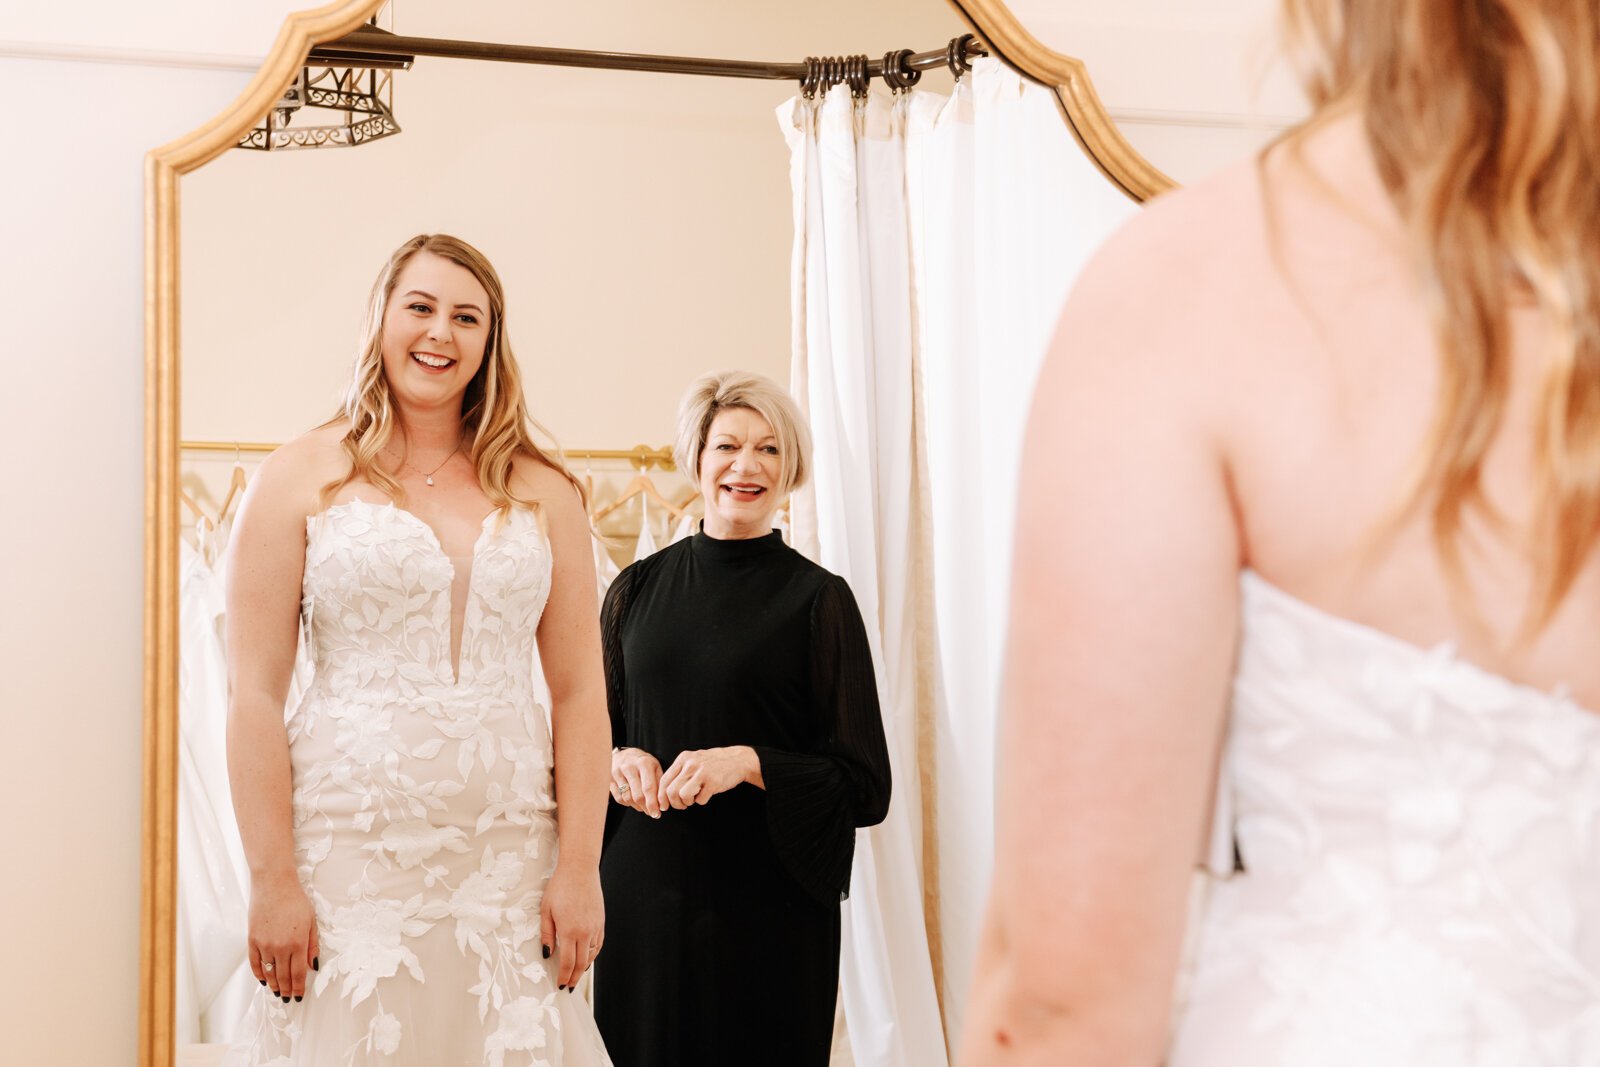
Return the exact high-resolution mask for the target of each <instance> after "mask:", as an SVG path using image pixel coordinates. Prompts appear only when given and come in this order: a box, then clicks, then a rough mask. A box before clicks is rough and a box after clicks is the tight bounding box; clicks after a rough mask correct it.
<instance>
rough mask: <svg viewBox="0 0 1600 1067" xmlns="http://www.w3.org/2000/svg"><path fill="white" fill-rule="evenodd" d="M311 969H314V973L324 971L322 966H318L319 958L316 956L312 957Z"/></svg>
mask: <svg viewBox="0 0 1600 1067" xmlns="http://www.w3.org/2000/svg"><path fill="white" fill-rule="evenodd" d="M311 969H312V970H313V971H318V970H321V969H322V968H321V967H320V966H319V964H318V960H317V957H315V956H312V957H311Z"/></svg>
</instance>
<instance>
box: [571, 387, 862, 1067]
mask: <svg viewBox="0 0 1600 1067" xmlns="http://www.w3.org/2000/svg"><path fill="white" fill-rule="evenodd" d="M678 426H679V433H678V446H677V457H678V463H679V464H680V467H681V469H682V470H683V471H684V472H685V473H686V474H689V475H690V476H692V477H694V478H696V480H697V481H698V484H699V487H700V495H701V497H702V498H703V500H704V502H705V521H704V523H703V524H702V526H701V529H700V532H699V533H698V534H697V535H695V536H694V537H692V538H688V539H685V540H683V541H680V542H678V543H677V544H675V545H673V546H672V547H670V548H667V549H664V550H663V551H661V552H658V553H656V554H655V555H653V556H650V557H648V558H646V559H644V560H642V561H640V562H638V563H635V564H634V565H633V566H631V567H629V568H628V569H627V570H625V571H623V572H622V574H621V575H620V576H619V577H618V578H617V580H616V581H615V582H614V583H613V584H612V586H611V588H610V590H609V591H608V592H607V594H606V601H605V606H604V609H603V612H602V616H603V636H604V645H605V662H606V689H607V695H608V698H609V703H610V707H611V736H612V743H613V744H614V745H616V746H617V749H616V751H615V752H614V753H613V755H612V762H611V795H612V799H613V801H614V803H613V804H612V806H611V812H610V816H609V818H608V819H607V822H606V849H605V857H604V859H603V861H602V863H601V880H602V883H603V884H604V886H605V895H606V911H607V914H608V915H609V916H610V924H611V925H610V933H609V935H608V936H609V939H610V940H609V941H608V945H609V947H608V949H607V951H606V954H605V956H604V957H602V958H601V960H600V962H599V963H598V964H597V966H596V968H595V1016H596V1018H597V1019H598V1021H599V1023H600V1029H601V1032H602V1033H603V1034H604V1035H605V1038H606V1044H607V1047H608V1048H610V1049H611V1054H612V1056H613V1057H614V1058H615V1060H616V1063H617V1065H618V1067H747V1065H749V1064H757V1063H759V1064H762V1065H764V1067H827V1063H828V1052H829V1044H830V1040H831V1037H832V1032H833V1013H834V1003H835V998H836V996H837V991H838V980H839V936H840V926H839V923H840V917H839V901H840V900H841V899H842V897H843V896H844V894H845V893H846V892H847V890H848V889H849V885H850V864H851V858H852V855H853V850H854V847H855V833H856V827H858V826H870V825H872V824H873V823H876V822H879V821H880V820H882V819H883V817H884V814H885V812H886V811H887V808H888V804H889V757H888V751H887V748H886V746H885V743H884V735H883V722H882V720H881V718H880V717H879V712H878V692H877V687H876V683H875V681H874V678H873V672H872V654H871V650H870V649H869V647H868V645H867V634H866V630H865V628H864V626H863V625H862V622H861V615H860V612H858V611H857V610H856V604H855V598H854V597H853V596H852V595H851V593H850V587H849V586H848V585H847V584H846V583H845V581H844V580H843V579H842V578H839V577H838V576H836V575H833V574H830V573H829V572H827V571H825V570H823V569H822V568H821V567H819V566H817V565H816V564H814V563H812V562H810V561H809V560H807V559H805V558H804V557H803V556H801V555H800V554H799V553H797V552H795V551H793V550H792V549H790V548H789V547H788V546H787V545H785V544H784V543H783V535H782V533H781V532H779V531H776V530H774V529H773V518H774V516H775V515H776V513H777V510H778V507H779V505H780V504H781V503H782V502H783V500H784V499H785V497H787V496H788V494H789V493H790V491H792V490H793V489H795V488H797V487H798V486H799V485H800V484H802V482H803V481H804V479H805V478H806V476H807V473H808V469H809V465H810V454H809V453H810V441H809V434H808V433H807V431H806V427H805V423H804V422H803V421H802V420H801V417H800V414H799V412H798V411H797V410H796V409H795V405H794V402H793V401H792V400H790V399H789V397H788V395H787V394H785V393H784V392H783V390H781V389H780V388H779V387H778V386H777V385H775V384H773V383H772V382H770V381H768V380H767V379H765V378H762V377H759V376H757V375H753V374H744V373H739V372H731V373H727V374H720V375H711V376H708V377H706V378H702V379H700V380H699V381H697V382H696V383H695V384H694V385H693V387H691V388H690V390H689V392H688V394H687V395H686V396H685V397H684V401H683V404H682V406H681V408H680V409H679V419H678Z"/></svg>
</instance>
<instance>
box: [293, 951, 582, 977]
mask: <svg viewBox="0 0 1600 1067" xmlns="http://www.w3.org/2000/svg"><path fill="white" fill-rule="evenodd" d="M544 958H545V959H549V958H550V946H549V945H545V946H544ZM263 984H265V983H263Z"/></svg>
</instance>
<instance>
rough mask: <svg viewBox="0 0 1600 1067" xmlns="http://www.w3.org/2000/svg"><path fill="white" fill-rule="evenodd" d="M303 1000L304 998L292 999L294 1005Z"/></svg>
mask: <svg viewBox="0 0 1600 1067" xmlns="http://www.w3.org/2000/svg"><path fill="white" fill-rule="evenodd" d="M304 999H306V998H305V997H295V998H294V1002H295V1003H296V1004H298V1003H300V1002H301V1001H302V1000H304Z"/></svg>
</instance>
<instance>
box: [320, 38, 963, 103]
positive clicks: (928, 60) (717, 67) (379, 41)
mask: <svg viewBox="0 0 1600 1067" xmlns="http://www.w3.org/2000/svg"><path fill="white" fill-rule="evenodd" d="M988 54H989V53H988V52H987V50H985V49H984V48H983V46H982V45H980V44H978V43H977V39H976V38H975V37H974V36H973V35H972V34H970V33H969V34H966V35H965V36H962V37H957V38H955V39H954V40H952V41H951V42H950V43H949V44H948V45H947V46H946V47H944V48H940V49H937V50H935V51H931V52H912V51H911V50H910V49H909V48H907V49H902V50H900V51H898V52H890V53H889V54H888V55H886V56H884V57H883V58H882V59H867V57H866V56H855V57H841V56H834V57H827V58H822V59H818V58H813V59H808V60H807V61H805V62H803V63H762V62H758V61H751V60H742V59H703V58H696V57H691V56H656V55H644V54H639V53H633V52H590V51H582V50H580V49H574V48H541V47H537V46H533V45H520V44H498V43H486V42H481V41H448V40H441V39H439V38H433V37H405V36H401V35H399V34H393V33H390V32H388V31H387V30H380V29H377V28H376V27H370V26H369V27H363V28H361V29H358V30H354V31H352V32H350V33H348V34H346V35H345V36H343V37H340V38H338V39H337V40H333V41H328V42H325V43H324V44H320V45H317V46H316V47H315V48H313V49H312V50H311V55H310V57H309V58H308V62H311V63H322V64H326V63H339V62H341V61H343V62H350V61H352V60H354V61H358V62H360V63H361V64H363V65H367V66H378V65H382V66H388V67H409V66H410V65H411V60H412V59H413V58H414V57H416V56H435V57H439V58H444V59H486V60H495V61H499V62H504V63H538V64H544V65H546V66H556V67H590V68H597V69H602V70H647V71H656V72H661V73H668V74H704V75H710V76H712V77H720V78H765V79H769V80H773V81H800V80H802V79H806V78H808V77H811V78H816V77H818V76H819V69H820V68H823V67H825V66H826V65H827V64H829V63H832V64H835V65H838V66H839V67H840V68H841V73H839V74H838V75H836V76H835V77H833V78H832V79H830V80H831V81H843V80H846V78H847V76H848V72H847V71H843V69H842V68H843V65H844V64H846V63H847V62H848V61H849V60H852V59H854V60H862V61H865V62H864V65H865V76H866V77H868V78H884V80H885V81H888V82H889V83H890V84H891V85H896V80H897V77H898V79H899V80H900V81H902V82H904V84H901V85H897V86H896V87H898V88H905V87H908V86H909V84H910V83H911V82H914V81H916V79H917V77H919V76H920V74H921V72H922V71H924V70H930V69H933V68H935V67H943V66H948V67H950V68H951V70H952V72H956V73H959V72H960V71H962V70H966V69H968V62H967V61H968V60H969V59H970V58H971V57H974V56H986V55H988ZM886 71H887V76H886V73H885V72H886Z"/></svg>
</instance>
